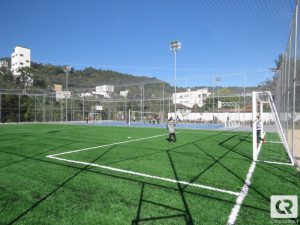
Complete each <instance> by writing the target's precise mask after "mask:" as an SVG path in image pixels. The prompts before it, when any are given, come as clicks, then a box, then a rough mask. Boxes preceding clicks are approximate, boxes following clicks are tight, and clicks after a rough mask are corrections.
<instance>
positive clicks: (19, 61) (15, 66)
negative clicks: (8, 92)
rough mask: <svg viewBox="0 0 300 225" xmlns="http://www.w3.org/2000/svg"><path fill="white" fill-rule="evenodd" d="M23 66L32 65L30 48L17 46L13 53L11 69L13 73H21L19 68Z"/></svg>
mask: <svg viewBox="0 0 300 225" xmlns="http://www.w3.org/2000/svg"><path fill="white" fill-rule="evenodd" d="M23 67H30V49H29V48H24V47H21V46H17V47H15V51H14V52H13V53H12V54H11V71H12V73H13V75H15V76H17V75H19V69H20V68H23Z"/></svg>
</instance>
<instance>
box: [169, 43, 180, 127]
mask: <svg viewBox="0 0 300 225" xmlns="http://www.w3.org/2000/svg"><path fill="white" fill-rule="evenodd" d="M180 48H181V42H179V41H172V42H171V43H170V50H171V51H173V52H174V92H175V96H174V101H175V105H174V110H175V122H176V121H177V112H176V111H177V109H176V104H177V102H176V76H177V74H176V72H177V71H176V63H177V61H176V52H177V50H179V49H180Z"/></svg>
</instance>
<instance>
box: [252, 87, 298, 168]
mask: <svg viewBox="0 0 300 225" xmlns="http://www.w3.org/2000/svg"><path fill="white" fill-rule="evenodd" d="M252 97H253V98H252V120H253V122H252V138H253V140H252V142H253V160H254V161H261V162H266V163H275V164H291V165H294V162H293V157H292V155H291V153H290V150H289V146H288V144H287V140H286V137H285V135H284V132H283V129H282V126H281V124H280V121H279V117H278V114H277V111H276V107H275V104H274V101H273V98H272V95H271V92H269V91H264V92H253V93H252Z"/></svg>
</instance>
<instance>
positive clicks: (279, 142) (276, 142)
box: [265, 141, 282, 144]
mask: <svg viewBox="0 0 300 225" xmlns="http://www.w3.org/2000/svg"><path fill="white" fill-rule="evenodd" d="M265 143H272V144H282V142H281V141H265Z"/></svg>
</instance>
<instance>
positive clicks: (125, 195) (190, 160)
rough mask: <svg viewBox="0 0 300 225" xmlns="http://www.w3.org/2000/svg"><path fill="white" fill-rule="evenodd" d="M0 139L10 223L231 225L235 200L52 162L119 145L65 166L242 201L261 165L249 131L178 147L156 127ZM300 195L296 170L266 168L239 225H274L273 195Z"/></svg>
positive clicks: (8, 130)
mask: <svg viewBox="0 0 300 225" xmlns="http://www.w3.org/2000/svg"><path fill="white" fill-rule="evenodd" d="M0 132H1V138H0V180H1V182H0V189H1V192H0V224H12V223H13V224H60V225H64V224H65V225H66V224H122V225H123V224H134V223H136V224H137V223H138V224H143V223H145V224H189V223H190V224H226V223H227V220H228V216H229V214H230V212H231V209H232V207H233V206H234V205H235V201H236V196H234V195H230V194H227V193H221V192H216V191H213V190H207V189H203V188H197V187H192V186H186V185H184V184H176V183H171V182H167V181H162V180H157V179H152V178H149V177H142V176H136V175H131V174H126V173H122V172H118V171H111V170H108V169H105V168H98V167H95V166H91V165H90V166H89V165H83V164H78V163H70V162H66V161H60V160H56V159H51V158H47V157H46V156H47V155H53V154H58V153H62V152H68V151H73V150H77V149H83V148H89V147H95V146H102V145H109V146H106V147H96V148H94V149H90V150H86V151H81V152H77V153H70V154H64V155H60V156H57V157H59V158H61V159H69V160H76V161H82V162H88V163H95V164H99V165H106V166H109V167H114V168H118V169H124V170H130V171H135V172H139V173H144V174H149V175H154V176H161V177H165V178H170V179H174V180H181V181H182V180H185V181H189V182H192V183H196V184H203V185H208V186H212V187H217V188H221V189H225V190H230V191H233V192H239V191H240V190H241V188H242V186H243V184H244V181H245V178H246V174H247V172H248V169H249V167H250V164H251V163H252V147H251V145H252V143H251V135H250V134H249V133H248V132H228V131H195V130H179V132H178V134H177V136H178V142H177V143H168V142H167V141H166V138H167V134H166V131H165V130H164V129H153V128H148V129H147V128H132V127H100V126H79V125H38V124H36V125H5V126H1V130H0ZM164 134H165V135H164ZM157 135H162V136H157ZM152 136H157V137H152ZM147 137H152V138H148V139H144V140H139V141H134V140H136V139H139V138H147ZM123 141H127V143H123V144H120V145H117V144H113V143H116V142H123ZM262 151H263V150H262ZM299 186H300V179H299V174H298V173H297V171H296V169H295V168H294V167H291V166H283V165H273V164H263V163H258V164H257V167H256V170H255V172H254V176H253V179H252V184H251V187H250V190H249V194H248V196H247V197H246V199H245V201H244V203H243V205H242V207H241V211H240V214H239V216H238V220H237V224H259V225H261V224H269V223H272V219H271V218H270V212H269V205H270V202H269V201H270V196H271V195H275V194H292V195H300V189H299ZM283 222H286V221H283Z"/></svg>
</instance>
